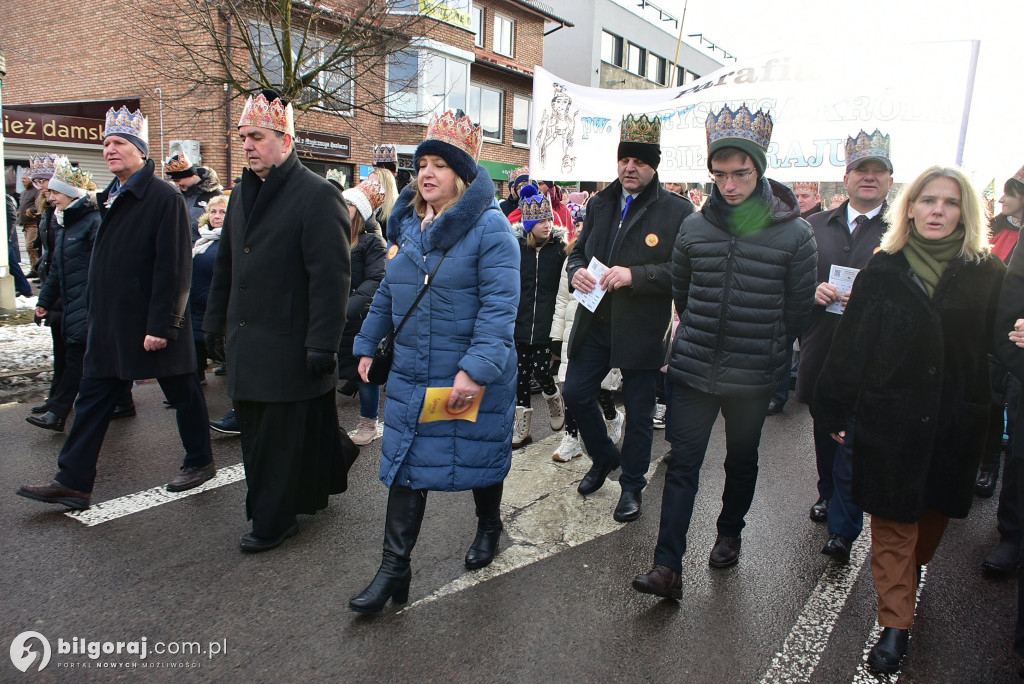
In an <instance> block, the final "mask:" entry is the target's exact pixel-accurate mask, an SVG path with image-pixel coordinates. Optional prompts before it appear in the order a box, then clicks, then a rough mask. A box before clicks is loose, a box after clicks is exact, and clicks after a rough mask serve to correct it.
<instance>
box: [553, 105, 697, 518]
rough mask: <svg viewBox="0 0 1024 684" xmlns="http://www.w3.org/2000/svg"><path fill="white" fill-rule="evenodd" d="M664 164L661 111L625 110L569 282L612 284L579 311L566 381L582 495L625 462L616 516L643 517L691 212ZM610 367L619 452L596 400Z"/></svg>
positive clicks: (576, 285) (584, 286)
mask: <svg viewBox="0 0 1024 684" xmlns="http://www.w3.org/2000/svg"><path fill="white" fill-rule="evenodd" d="M660 162H661V121H660V119H658V118H657V117H653V118H648V117H647V115H646V114H644V115H641V116H639V117H635V116H633V115H632V114H629V115H627V116H626V117H625V118H624V119H623V120H622V129H621V133H620V137H619V147H618V176H619V178H618V180H617V181H615V182H614V183H612V184H611V185H610V186H608V187H607V188H605V189H604V190H602V191H601V192H599V193H597V194H596V195H594V197H593V198H591V200H590V202H589V203H588V205H587V217H586V219H585V220H584V223H583V231H582V232H581V233H580V237H579V240H578V242H577V243H576V247H575V248H574V249H573V251H572V253H571V254H570V255H569V261H568V265H567V272H568V278H569V285H570V288H571V289H573V290H576V291H579V292H582V293H589V292H592V291H593V290H594V288H595V287H598V286H600V287H601V288H603V289H604V290H605V294H604V296H603V297H602V299H601V301H600V303H599V304H598V305H597V307H596V309H595V310H594V311H590V310H589V309H587V308H586V307H584V306H582V305H581V306H580V307H579V308H578V309H577V310H576V319H575V323H574V324H573V329H572V334H571V336H570V339H569V365H568V369H567V371H566V377H565V387H564V388H563V389H562V396H563V398H564V400H565V404H566V406H567V407H568V408H569V410H570V411H572V414H573V416H574V417H575V418H576V424H577V426H578V427H579V433H580V437H582V438H583V443H584V444H585V445H586V447H587V453H588V454H590V457H591V459H593V461H594V463H593V466H592V467H591V468H590V470H589V472H587V474H586V476H585V477H584V478H583V481H582V482H580V484H579V488H578V491H579V493H580V494H583V495H584V496H586V495H588V494H592V493H593V492H596V491H597V490H598V489H600V487H601V485H603V484H604V481H605V478H607V477H608V475H609V474H610V473H611V472H612V471H614V470H615V469H616V468H618V467H619V466H620V465H621V466H622V475H621V476H620V477H619V486H620V487H621V488H622V493H621V494H620V496H619V503H618V505H617V506H616V507H615V514H614V517H615V519H616V520H618V521H619V522H629V521H631V520H636V519H637V517H639V515H640V506H641V498H642V492H643V489H644V487H645V486H647V478H646V477H645V476H646V474H647V469H648V468H649V467H650V465H651V443H652V442H653V439H654V404H655V395H656V393H657V382H658V373H659V372H660V368H661V366H662V365H663V364H664V359H665V350H666V345H667V341H668V337H669V330H670V326H671V323H672V289H671V272H670V259H671V257H672V244H673V243H674V242H675V238H676V233H677V232H678V231H679V225H680V223H681V222H682V220H683V219H684V218H686V216H688V215H689V214H691V213H693V205H692V204H690V201H689V200H687V199H685V198H683V197H680V196H679V195H677V194H675V193H672V192H668V191H667V190H664V189H662V187H661V183H660V182H659V181H658V164H659V163H660ZM595 258H596V259H597V260H598V261H599V262H601V263H602V264H604V265H605V266H607V267H608V270H607V271H606V272H605V273H604V274H603V275H601V277H600V278H599V279H598V278H595V277H594V275H593V274H592V273H591V272H590V271H589V270H588V267H589V265H590V262H591V259H595ZM612 368H619V369H620V370H621V371H622V399H623V403H624V404H625V409H626V429H625V436H624V438H623V442H622V451H621V453H620V451H619V449H618V448H616V446H615V444H613V443H612V440H611V438H609V436H608V432H607V428H606V426H605V421H604V415H603V413H602V412H601V409H600V408H599V407H598V403H597V396H598V392H599V390H600V388H601V380H602V379H603V378H604V377H605V375H607V374H608V371H609V370H611V369H612Z"/></svg>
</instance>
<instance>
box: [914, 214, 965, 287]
mask: <svg viewBox="0 0 1024 684" xmlns="http://www.w3.org/2000/svg"><path fill="white" fill-rule="evenodd" d="M963 246H964V229H963V228H957V229H956V230H954V231H953V232H952V233H951V234H949V235H947V236H946V237H944V238H941V239H939V240H926V239H924V238H923V237H921V234H920V233H918V232H917V229H916V228H913V227H911V229H910V239H909V240H907V245H906V247H904V248H903V256H905V257H906V258H907V261H909V262H910V268H911V270H913V271H914V273H916V274H917V277H918V278H920V279H921V282H922V283H923V284H924V288H925V290H927V291H928V296H929V297H933V296H934V295H935V287H936V286H937V285H938V284H939V279H940V278H942V273H943V271H945V270H946V267H947V266H949V262H951V261H952V260H953V259H954V257H956V255H957V254H959V253H960V250H961V248H963Z"/></svg>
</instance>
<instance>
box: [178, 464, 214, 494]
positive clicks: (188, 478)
mask: <svg viewBox="0 0 1024 684" xmlns="http://www.w3.org/2000/svg"><path fill="white" fill-rule="evenodd" d="M216 474H217V468H216V467H215V466H214V465H213V461H210V462H209V463H208V464H207V465H204V466H199V467H194V466H188V467H182V469H181V472H180V473H178V474H177V475H175V476H174V479H173V480H171V481H170V482H168V483H167V491H169V492H184V491H185V490H187V489H192V488H194V487H198V486H199V485H201V484H203V483H204V482H206V481H207V480H212V479H213V476H214V475H216Z"/></svg>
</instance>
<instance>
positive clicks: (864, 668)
mask: <svg viewBox="0 0 1024 684" xmlns="http://www.w3.org/2000/svg"><path fill="white" fill-rule="evenodd" d="M927 578H928V566H927V565H923V566H921V581H920V582H918V583H917V595H916V596H915V600H914V603H915V606H916V604H917V601H920V600H921V590H922V589H924V583H925V580H926V579H927ZM914 613H915V614H916V613H917V610H916V609H915V610H914ZM880 636H882V628H881V627H880V626H879V625H878V623H875V626H874V627H873V628H872V630H871V633H870V634H868V640H867V642H866V643H865V644H864V653H863V654H862V655H861V661H860V664H859V665H858V666H857V672H856V673H855V674H854V675H853V682H852V684H877V683H878V682H888V683H890V684H891V683H892V682H897V681H899V678H900V673H899V672H898V671H897V672H896V673H895V674H891V675H890V674H884V673H882V672H878V671H877V670H874V669H872V668H870V667H868V653H870V652H871V648H872V647H873V646H874V645H875V642H877V641H878V637H880ZM910 639H911V641H913V639H914V636H913V634H911V636H910Z"/></svg>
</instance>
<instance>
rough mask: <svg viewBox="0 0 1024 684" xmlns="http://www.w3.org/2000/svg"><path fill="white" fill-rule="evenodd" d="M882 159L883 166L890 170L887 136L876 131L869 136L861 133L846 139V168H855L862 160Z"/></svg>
mask: <svg viewBox="0 0 1024 684" xmlns="http://www.w3.org/2000/svg"><path fill="white" fill-rule="evenodd" d="M871 158H875V159H879V158H880V159H883V160H884V161H885V165H886V166H888V167H889V169H890V170H891V169H892V162H891V161H890V160H889V136H887V135H882V134H881V133H880V132H879V131H878V129H877V128H876V129H875V132H874V133H872V134H871V135H868V134H867V133H866V132H864V131H861V132H860V133H858V134H857V135H856V137H849V138H847V139H846V168H850V167H851V166H856V165H857V163H858V162H860V161H861V160H862V159H871Z"/></svg>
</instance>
